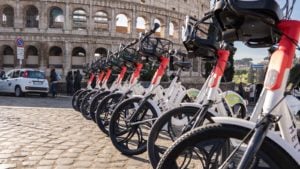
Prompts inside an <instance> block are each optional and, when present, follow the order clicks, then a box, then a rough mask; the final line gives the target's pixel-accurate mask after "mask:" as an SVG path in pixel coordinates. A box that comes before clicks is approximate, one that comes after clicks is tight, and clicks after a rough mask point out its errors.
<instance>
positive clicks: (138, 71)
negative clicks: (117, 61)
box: [130, 63, 143, 84]
mask: <svg viewBox="0 0 300 169" xmlns="http://www.w3.org/2000/svg"><path fill="white" fill-rule="evenodd" d="M142 68H143V64H142V63H137V64H136V66H135V70H134V72H133V74H132V76H131V79H130V84H133V83H134V82H135V81H136V79H137V78H139V77H140V74H141V70H142Z"/></svg>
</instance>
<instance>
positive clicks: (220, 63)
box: [210, 49, 230, 88]
mask: <svg viewBox="0 0 300 169" xmlns="http://www.w3.org/2000/svg"><path fill="white" fill-rule="evenodd" d="M229 54H230V52H229V51H228V50H224V49H220V50H218V60H217V65H216V66H215V68H214V70H213V76H212V81H211V82H210V87H212V88H214V87H216V86H218V84H219V82H220V80H221V78H222V76H223V75H224V71H225V69H226V64H227V61H228V58H229Z"/></svg>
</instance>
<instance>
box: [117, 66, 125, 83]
mask: <svg viewBox="0 0 300 169" xmlns="http://www.w3.org/2000/svg"><path fill="white" fill-rule="evenodd" d="M126 71H127V67H126V66H122V68H121V72H120V73H119V76H118V80H117V84H120V83H121V82H122V80H123V78H124V76H125V73H126Z"/></svg>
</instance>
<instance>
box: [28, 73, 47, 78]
mask: <svg viewBox="0 0 300 169" xmlns="http://www.w3.org/2000/svg"><path fill="white" fill-rule="evenodd" d="M28 78H37V79H45V74H44V73H43V72H40V71H28Z"/></svg>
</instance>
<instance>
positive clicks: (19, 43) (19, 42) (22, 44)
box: [16, 37, 24, 47]
mask: <svg viewBox="0 0 300 169" xmlns="http://www.w3.org/2000/svg"><path fill="white" fill-rule="evenodd" d="M16 44H17V47H24V40H23V39H22V38H20V37H18V38H17V40H16Z"/></svg>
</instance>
